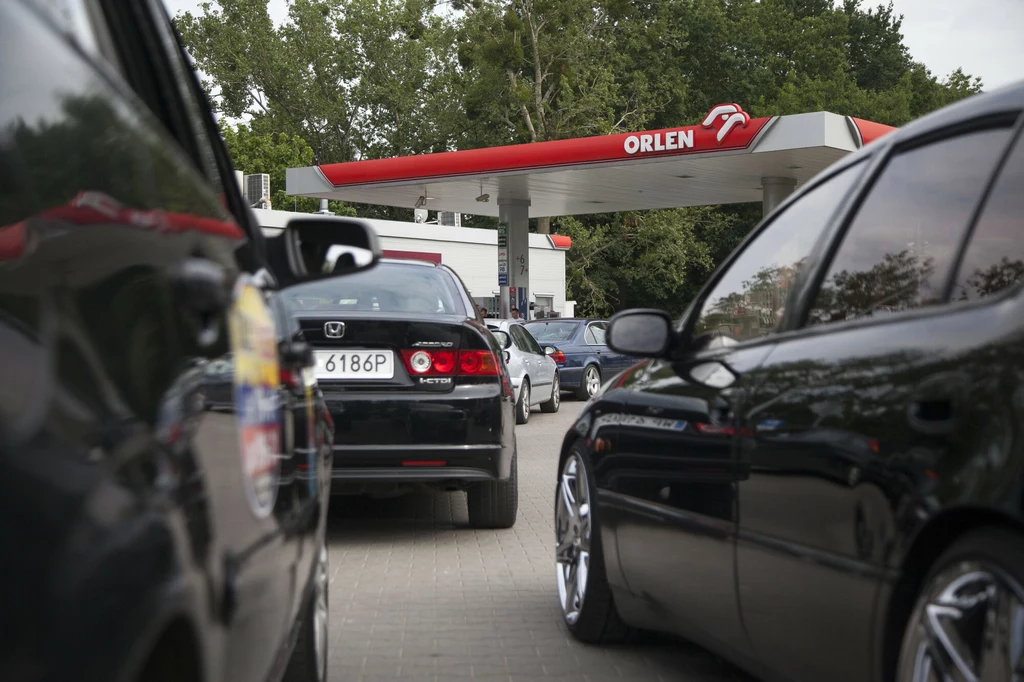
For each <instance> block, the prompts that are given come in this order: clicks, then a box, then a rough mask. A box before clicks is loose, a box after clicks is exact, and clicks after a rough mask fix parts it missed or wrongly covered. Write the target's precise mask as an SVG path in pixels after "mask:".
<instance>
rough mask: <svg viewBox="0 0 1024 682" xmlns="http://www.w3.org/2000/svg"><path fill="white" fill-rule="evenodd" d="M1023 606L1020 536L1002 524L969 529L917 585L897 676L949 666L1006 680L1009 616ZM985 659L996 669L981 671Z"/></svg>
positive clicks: (906, 679) (906, 680) (1010, 670)
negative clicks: (986, 654)
mask: <svg viewBox="0 0 1024 682" xmlns="http://www.w3.org/2000/svg"><path fill="white" fill-rule="evenodd" d="M1022 611H1024V538H1022V537H1021V535H1020V534H1019V533H1015V532H1013V531H1010V530H1005V529H1002V528H989V529H983V530H978V531H973V532H971V533H968V534H967V535H965V536H964V537H962V538H961V539H959V540H957V541H956V542H954V543H953V544H952V545H951V546H950V548H949V549H948V550H946V552H944V553H943V554H942V556H940V557H939V559H938V560H937V561H936V562H935V563H934V564H933V566H932V568H931V570H930V571H929V572H928V575H927V576H926V577H925V579H924V581H923V582H922V583H921V589H920V591H919V592H918V595H917V600H916V603H915V604H914V610H913V611H912V612H911V614H910V619H909V620H908V621H907V626H906V629H905V630H904V633H903V641H902V645H901V647H900V656H899V662H898V663H897V666H896V676H895V679H896V682H911V681H912V680H918V679H931V676H927V675H926V676H923V677H922V676H919V675H922V674H926V673H927V671H928V670H932V671H935V670H936V669H938V668H939V666H940V665H941V666H948V667H950V668H952V670H953V672H954V673H956V675H957V679H961V678H963V679H993V680H996V679H999V680H1010V679H1012V678H1013V675H1014V672H1015V671H1016V669H1015V668H1014V666H1015V665H1016V664H1017V662H1016V661H1011V660H1010V659H1011V658H1012V655H1011V652H1012V651H1013V649H1014V646H1013V644H1014V643H1013V639H1012V638H1013V637H1014V631H1013V629H1012V627H1013V626H1012V622H1010V621H1009V620H1008V619H1012V617H1013V616H1012V614H1013V613H1015V612H1016V613H1021V612H1022ZM1018 644H1019V642H1018ZM986 649H987V652H986ZM985 653H988V654H989V657H984V654H985ZM1000 654H1001V658H1000ZM1017 655H1019V652H1017ZM937 659H941V663H939V664H936V663H935V661H936V660H937ZM983 662H984V663H985V665H992V666H996V667H995V668H994V669H987V670H985V674H984V675H983V674H982V670H981V666H982V664H983ZM999 670H1003V672H1002V673H999V672H998V671H999ZM968 671H970V674H968ZM993 673H994V674H993Z"/></svg>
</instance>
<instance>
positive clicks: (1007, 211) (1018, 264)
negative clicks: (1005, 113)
mask: <svg viewBox="0 0 1024 682" xmlns="http://www.w3.org/2000/svg"><path fill="white" fill-rule="evenodd" d="M1022 280H1024V136H1022V137H1021V138H1020V139H1018V140H1017V144H1016V146H1015V147H1014V149H1013V151H1012V152H1011V154H1010V157H1009V158H1008V159H1007V160H1006V164H1005V165H1004V166H1003V169H1002V171H1001V172H1000V174H999V178H998V179H997V180H996V182H995V184H994V185H993V186H992V191H991V193H990V194H989V197H988V200H987V201H986V203H985V207H984V209H982V212H981V215H980V216H979V218H978V222H977V223H976V224H975V226H974V232H973V234H972V235H971V240H970V243H969V244H968V246H967V249H966V250H965V251H964V256H963V261H962V262H961V264H960V270H959V272H958V274H957V278H956V284H954V286H953V300H956V301H976V300H979V299H983V298H986V297H989V296H993V295H995V294H998V293H999V292H1000V291H1003V290H1005V289H1007V288H1009V287H1011V286H1013V285H1015V284H1017V283H1019V282H1020V281H1022Z"/></svg>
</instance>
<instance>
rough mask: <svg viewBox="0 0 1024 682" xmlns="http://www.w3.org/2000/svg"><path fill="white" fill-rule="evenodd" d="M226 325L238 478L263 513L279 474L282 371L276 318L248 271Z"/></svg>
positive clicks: (273, 494)
mask: <svg viewBox="0 0 1024 682" xmlns="http://www.w3.org/2000/svg"><path fill="white" fill-rule="evenodd" d="M229 327H230V330H231V352H232V357H233V358H234V391H235V415H236V419H237V422H238V436H239V445H240V449H241V455H242V474H243V477H242V478H243V483H244V487H245V492H246V497H247V498H248V500H249V506H250V507H251V508H252V511H253V513H254V514H255V515H256V516H257V517H259V518H265V517H267V516H269V515H270V513H271V512H272V511H273V509H274V503H275V502H276V500H277V488H278V479H279V476H280V453H281V426H280V424H281V421H280V411H281V408H280V404H279V401H278V394H277V390H278V384H279V382H280V380H281V376H280V373H279V368H278V361H277V334H276V333H275V330H274V321H273V318H272V317H271V315H270V311H269V309H268V308H267V305H266V303H265V301H264V300H263V294H261V293H260V291H259V289H257V288H256V287H255V286H254V285H253V284H252V282H251V281H250V280H249V278H248V277H245V276H243V277H241V278H239V280H238V283H237V284H236V285H235V298H234V305H233V306H232V308H231V312H230V315H229Z"/></svg>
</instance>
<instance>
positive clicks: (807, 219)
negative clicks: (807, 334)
mask: <svg viewBox="0 0 1024 682" xmlns="http://www.w3.org/2000/svg"><path fill="white" fill-rule="evenodd" d="M863 167H864V164H863V163H857V164H855V165H853V166H850V167H849V168H846V169H844V170H842V171H840V172H839V173H838V174H837V175H834V176H833V177H831V178H829V179H828V180H826V181H825V182H824V183H822V184H821V185H818V186H817V187H815V188H814V189H812V190H811V191H810V192H808V193H807V194H805V195H804V196H802V197H801V198H800V199H799V200H798V201H795V202H793V203H792V204H790V205H789V206H788V207H786V208H785V209H784V210H783V211H782V212H781V213H779V214H778V215H777V216H776V217H775V218H774V219H773V220H772V222H771V224H770V225H768V226H767V227H766V228H765V229H764V230H762V231H761V233H760V234H759V235H757V237H755V238H754V240H753V241H751V242H750V243H749V244H748V245H747V247H746V248H745V249H744V250H743V253H741V254H740V255H739V256H738V257H737V258H736V260H735V261H734V262H733V263H732V265H731V266H730V267H729V269H728V270H727V271H726V272H725V274H724V275H722V278H721V279H720V280H719V281H718V284H716V285H715V288H714V289H713V290H712V291H711V294H710V295H708V297H707V298H706V299H705V300H704V305H703V307H702V308H701V311H700V316H699V317H698V318H697V323H696V326H695V328H694V333H696V334H700V333H703V332H708V331H719V332H721V333H722V334H723V335H725V336H727V337H730V338H732V339H735V340H737V341H743V340H746V339H752V338H756V337H759V336H764V335H766V334H769V333H770V332H771V331H772V330H773V329H775V328H776V327H777V326H778V323H779V322H780V321H781V320H782V313H783V309H784V306H785V301H786V296H788V295H789V289H790V286H791V285H792V283H793V281H794V279H795V278H796V275H797V273H798V272H799V271H800V268H801V267H802V266H803V263H804V260H805V259H806V258H807V254H809V253H810V252H811V248H812V247H813V246H814V243H815V242H816V241H817V239H818V237H819V236H821V232H822V230H824V229H825V226H826V225H827V224H828V221H829V219H830V218H831V217H832V214H833V212H834V211H835V209H836V207H837V206H838V205H839V202H840V201H842V199H843V197H844V196H845V195H846V193H847V192H848V191H849V190H850V188H851V187H852V186H853V184H854V182H856V180H857V177H858V176H859V175H860V173H861V172H862V171H863Z"/></svg>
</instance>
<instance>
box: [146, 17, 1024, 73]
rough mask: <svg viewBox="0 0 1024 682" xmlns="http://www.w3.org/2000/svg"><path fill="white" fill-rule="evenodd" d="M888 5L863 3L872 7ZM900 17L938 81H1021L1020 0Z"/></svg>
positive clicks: (1023, 34)
mask: <svg viewBox="0 0 1024 682" xmlns="http://www.w3.org/2000/svg"><path fill="white" fill-rule="evenodd" d="M887 1H888V0H866V1H865V3H864V5H865V6H874V5H877V4H879V3H881V2H887ZM200 3H201V0H164V4H165V5H166V6H167V9H168V11H170V13H171V15H172V16H173V15H175V14H177V13H178V12H179V11H182V10H189V11H192V12H194V13H198V12H199V5H200ZM893 4H894V6H895V9H896V12H897V14H903V35H904V36H905V42H906V44H907V46H908V47H909V48H910V54H911V56H912V57H913V58H914V59H915V60H917V61H920V62H923V63H924V64H925V65H926V66H927V67H928V68H929V69H931V70H932V73H934V74H935V75H937V76H939V77H940V78H941V77H943V76H945V75H947V74H949V73H950V72H951V71H953V70H954V69H955V68H957V67H958V66H960V67H963V69H964V71H965V72H967V73H969V74H971V75H974V76H981V77H982V79H983V80H984V82H985V89H986V90H993V89H995V88H998V87H1000V86H1002V85H1006V84H1008V83H1012V82H1014V81H1016V80H1020V79H1021V78H1024V68H1022V65H1024V0H894V3H893ZM269 7H270V16H271V18H272V19H273V20H274V21H275V22H281V21H283V20H284V19H285V18H286V17H287V15H288V13H287V2H286V0H269Z"/></svg>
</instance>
